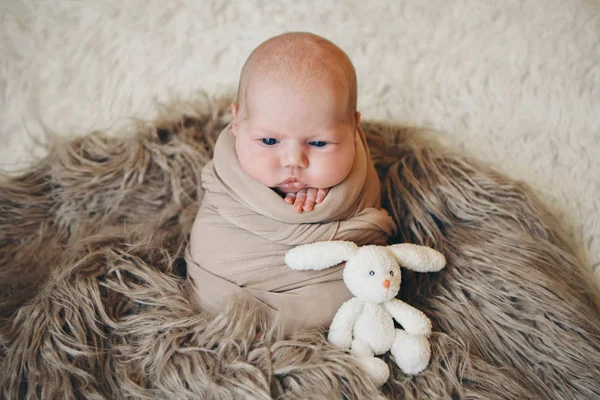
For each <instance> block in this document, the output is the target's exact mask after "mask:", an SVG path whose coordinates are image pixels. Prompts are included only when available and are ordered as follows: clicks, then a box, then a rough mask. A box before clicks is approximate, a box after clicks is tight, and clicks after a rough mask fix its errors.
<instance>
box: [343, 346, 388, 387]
mask: <svg viewBox="0 0 600 400" xmlns="http://www.w3.org/2000/svg"><path fill="white" fill-rule="evenodd" d="M350 351H351V352H352V354H354V356H356V358H357V360H358V364H359V365H360V366H361V368H362V369H363V370H364V371H365V373H366V374H367V376H368V377H369V378H371V380H372V381H373V383H375V385H377V386H381V385H383V384H384V383H385V382H386V381H387V380H388V378H389V377H390V369H389V368H388V366H387V364H386V363H385V362H384V361H383V360H382V359H380V358H377V357H375V353H374V352H373V349H372V348H371V346H369V345H368V344H367V343H366V342H364V341H362V340H360V339H354V340H353V341H352V347H351V349H350Z"/></svg>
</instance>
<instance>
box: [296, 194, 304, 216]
mask: <svg viewBox="0 0 600 400" xmlns="http://www.w3.org/2000/svg"><path fill="white" fill-rule="evenodd" d="M304 202H306V191H300V192H298V193H296V200H295V201H294V208H295V209H296V212H302V210H303V209H304Z"/></svg>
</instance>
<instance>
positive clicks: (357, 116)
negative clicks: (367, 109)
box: [354, 111, 360, 127]
mask: <svg viewBox="0 0 600 400" xmlns="http://www.w3.org/2000/svg"><path fill="white" fill-rule="evenodd" d="M354 123H355V124H356V126H357V127H358V125H359V124H360V112H359V111H356V112H355V113H354Z"/></svg>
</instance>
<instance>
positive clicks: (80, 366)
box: [0, 104, 600, 399]
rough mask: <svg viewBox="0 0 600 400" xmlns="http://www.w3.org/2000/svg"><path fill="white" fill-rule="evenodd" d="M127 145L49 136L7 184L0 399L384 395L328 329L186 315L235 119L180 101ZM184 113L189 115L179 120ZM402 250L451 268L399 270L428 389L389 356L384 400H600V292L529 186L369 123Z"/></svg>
mask: <svg viewBox="0 0 600 400" xmlns="http://www.w3.org/2000/svg"><path fill="white" fill-rule="evenodd" d="M178 109H179V110H186V111H185V115H177V114H171V115H170V116H168V117H165V118H163V119H162V120H160V121H158V122H157V123H155V124H146V125H143V124H140V125H139V126H137V129H136V132H134V133H132V134H130V135H121V136H119V137H112V138H109V137H107V136H104V135H103V134H102V133H94V134H91V135H88V136H85V137H80V138H77V139H73V140H69V141H67V140H65V141H63V142H60V143H56V144H55V146H54V147H53V148H52V149H51V150H50V152H49V155H48V156H47V157H46V158H44V159H43V160H42V161H40V162H38V163H37V164H36V165H34V166H33V167H32V168H31V169H30V170H29V171H27V172H25V173H21V174H20V175H16V176H12V177H4V178H3V180H2V182H1V184H0V274H1V275H0V285H1V287H0V294H1V298H0V302H1V303H0V311H1V318H2V324H1V326H0V329H1V337H0V340H1V354H0V356H1V363H2V365H1V366H0V388H1V391H0V397H3V398H15V397H28V398H36V397H39V398H73V397H78V398H79V397H81V398H125V397H129V398H191V397H194V398H199V397H200V398H207V399H229V398H256V399H269V398H290V399H292V398H303V399H306V398H313V399H323V398H328V399H330V398H331V399H333V398H358V399H363V398H369V399H370V398H374V397H376V394H377V390H376V388H375V387H374V386H373V385H372V384H371V383H370V381H368V380H367V379H365V377H364V376H363V375H362V374H361V372H360V370H359V369H358V368H357V365H356V363H355V362H354V361H353V359H352V357H350V356H349V355H348V354H346V353H344V352H342V351H339V350H337V349H335V348H333V347H332V346H330V345H329V344H328V343H327V342H326V340H325V339H324V336H323V333H322V332H320V331H317V330H313V331H306V332H298V333H297V334H295V336H293V337H291V338H286V337H282V334H281V332H278V331H276V330H272V329H269V326H268V324H267V322H266V320H265V319H264V316H262V315H260V314H258V313H256V312H253V311H252V310H250V309H248V308H247V307H246V306H245V305H244V304H239V305H237V306H234V307H233V308H231V309H229V310H227V311H226V312H224V313H222V314H220V315H219V316H217V317H216V318H214V319H208V318H206V317H205V316H204V315H202V314H200V313H198V312H196V311H195V310H193V308H192V307H191V304H190V301H189V300H188V297H187V295H188V294H187V288H186V286H185V279H184V277H185V274H186V268H185V267H186V266H185V263H184V262H183V261H182V256H183V249H184V247H185V245H186V241H187V239H188V237H187V236H188V233H189V231H190V228H191V224H192V222H193V218H194V216H195V214H196V211H197V209H198V206H199V204H200V202H201V199H202V193H201V192H200V189H199V185H198V183H199V179H200V171H201V169H202V166H203V165H204V163H206V162H207V160H209V159H210V157H211V151H212V148H213V145H214V142H215V136H216V135H217V134H218V133H219V132H220V131H221V130H222V128H223V127H224V126H225V124H226V123H227V122H228V121H229V115H227V114H226V113H224V112H223V110H224V109H225V108H224V107H221V106H219V105H213V106H212V107H206V106H204V105H202V104H196V105H187V106H186V107H180V108H178ZM180 112H181V111H180ZM364 129H365V131H366V133H367V136H368V140H369V145H370V147H371V151H372V154H373V158H374V160H375V163H376V167H377V169H378V172H379V174H380V176H381V181H382V184H383V201H384V206H385V207H386V208H387V209H388V210H389V211H390V213H391V214H392V215H393V217H394V219H395V221H396V223H397V224H398V227H399V229H400V233H399V234H398V236H397V237H395V238H394V241H396V242H400V241H408V242H415V243H418V244H425V245H430V246H433V247H435V248H437V249H438V250H440V251H442V252H443V253H444V254H445V255H446V256H447V258H448V261H449V263H448V266H447V268H446V269H445V270H444V271H442V272H440V273H438V274H411V273H410V272H408V271H406V272H404V276H405V277H406V279H405V280H404V282H403V284H402V290H401V298H402V299H403V300H405V301H407V302H408V303H409V304H412V305H414V306H416V307H417V308H419V309H421V310H423V311H424V312H425V313H426V314H427V315H428V316H429V317H430V318H431V319H432V321H433V324H434V330H435V331H436V333H434V334H433V336H432V337H431V341H432V351H433V355H432V361H431V365H430V367H429V369H428V370H427V371H425V372H424V373H423V374H421V375H419V376H417V377H407V376H404V375H403V374H402V373H401V372H400V371H399V370H398V369H397V368H396V367H395V364H393V362H391V361H390V360H387V359H386V360H387V361H388V363H389V364H390V366H391V368H392V377H391V379H390V381H389V382H388V383H387V384H386V385H385V386H384V387H383V388H382V394H383V395H384V396H386V397H389V398H409V399H410V398H439V399H442V398H448V399H449V398H485V399H506V398H511V399H526V398H529V399H549V398H557V399H558V398H560V399H567V398H598V397H600V384H599V383H598V382H600V364H599V363H598V360H600V311H599V308H600V306H599V303H600V295H599V294H598V293H597V292H594V290H596V289H594V285H593V284H592V283H591V272H590V271H589V268H585V267H584V266H583V265H582V263H581V262H580V261H579V260H578V259H577V258H576V257H575V256H574V252H573V251H572V249H571V247H570V246H569V244H568V243H567V242H566V241H565V240H564V232H563V230H562V228H561V227H560V226H558V224H556V222H555V220H554V218H553V217H552V216H551V215H549V214H548V213H547V212H546V211H545V210H544V208H542V207H541V206H540V203H539V202H538V201H537V200H536V199H535V198H533V197H532V195H531V194H530V192H529V190H528V189H527V188H526V187H524V186H523V185H521V184H519V183H516V182H513V181H511V180H509V179H507V178H505V177H503V176H502V175H501V174H498V173H496V172H494V171H492V170H490V169H488V168H486V167H484V166H481V165H478V164H476V163H474V162H472V161H469V160H468V159H465V158H463V157H460V156H457V155H453V154H448V153H447V152H445V151H444V150H443V149H442V148H440V146H438V145H436V144H435V143H434V142H432V141H430V140H427V139H426V138H425V136H426V133H424V132H419V131H417V130H412V129H404V128H395V127H390V126H384V125H381V124H375V123H366V124H364Z"/></svg>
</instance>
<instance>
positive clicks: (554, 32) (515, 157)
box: [0, 0, 600, 277]
mask: <svg viewBox="0 0 600 400" xmlns="http://www.w3.org/2000/svg"><path fill="white" fill-rule="evenodd" d="M0 10H1V14H0V25H1V27H0V93H1V97H0V98H1V100H0V101H1V103H0V110H1V113H0V118H1V120H0V139H1V143H2V146H1V148H0V168H1V169H3V170H14V169H15V168H17V167H19V166H23V165H26V164H27V162H30V161H31V160H32V159H33V157H34V155H40V154H41V153H42V152H41V150H40V149H39V148H38V149H37V150H36V149H35V148H34V147H33V144H32V143H33V142H34V141H35V140H40V139H41V138H43V137H44V134H43V132H50V131H52V132H55V133H57V134H60V135H62V136H68V135H75V134H85V133H86V132H89V131H90V130H93V129H107V130H111V129H112V130H114V129H116V127H117V126H118V125H119V124H120V123H121V122H123V121H125V120H126V119H127V118H129V117H138V118H144V119H148V118H152V117H153V116H154V115H156V112H157V110H158V107H157V104H158V103H160V102H167V103H168V102H169V101H173V100H174V99H177V100H187V99H193V98H194V97H196V96H197V93H198V92H199V91H202V90H203V91H206V92H207V93H209V94H211V95H212V94H216V95H219V94H221V95H222V94H227V93H232V92H233V91H234V89H235V86H236V83H237V82H236V81H237V78H238V74H239V70H240V68H241V66H242V63H243V62H244V60H245V58H246V57H247V56H248V54H249V53H250V51H251V50H252V49H253V48H254V47H255V46H256V45H258V44H259V43H260V42H261V41H263V40H264V39H266V38H268V37H270V36H273V35H276V34H278V33H281V32H284V31H289V30H306V31H312V32H315V33H318V34H321V35H323V36H325V37H327V38H329V39H331V40H332V41H334V42H335V43H337V44H338V45H339V46H340V47H342V48H343V49H344V50H345V51H346V52H347V53H348V54H349V55H350V57H351V58H352V60H353V61H354V63H355V65H356V69H357V72H358V78H359V107H360V110H361V111H362V113H363V116H364V118H367V119H375V120H382V121H383V120H385V121H390V122H393V123H399V124H411V125H417V126H422V127H427V128H432V129H434V130H437V131H439V132H440V135H443V136H444V137H445V139H446V142H447V143H448V145H449V146H452V147H454V148H456V149H457V150H458V151H461V152H463V153H466V154H469V155H471V156H474V157H476V158H478V159H481V160H483V161H486V162H489V163H491V164H492V165H493V166H495V167H496V168H497V169H499V170H500V171H503V172H505V173H507V174H508V175H509V176H511V177H513V178H516V179H520V180H523V181H525V182H527V183H528V184H530V185H532V186H533V187H534V188H535V189H536V190H537V191H538V193H539V195H540V196H541V197H542V198H543V199H544V200H545V201H546V202H547V204H548V205H549V206H551V207H552V208H553V210H554V212H555V213H556V214H557V215H558V216H559V218H560V220H561V222H562V223H563V224H564V225H565V226H566V227H567V228H568V230H569V232H570V234H571V236H572V238H573V239H574V241H575V242H576V243H577V244H578V245H579V246H580V248H581V249H582V252H583V254H584V256H585V257H586V258H587V260H588V264H589V265H590V266H592V267H593V268H595V270H596V274H597V277H600V213H599V211H600V3H599V2H598V1H596V0H588V1H584V0H570V1H565V0H528V1H513V0H504V1H491V0H490V1H486V0H471V1H467V0H465V1H459V0H457V1H452V0H389V1H386V0H369V1H364V0H356V1H353V0H347V1H344V0H335V1H323V0H319V1H316V0H314V1H312V0H298V1H292V0H279V1H274V0H271V1H267V0H247V1H245V0H238V1H222V0H204V1H183V0H180V1H137V0H127V1H111V2H108V1H105V2H100V1H94V2H93V1H83V0H82V1H48V0H38V1H11V0H1V4H0Z"/></svg>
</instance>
